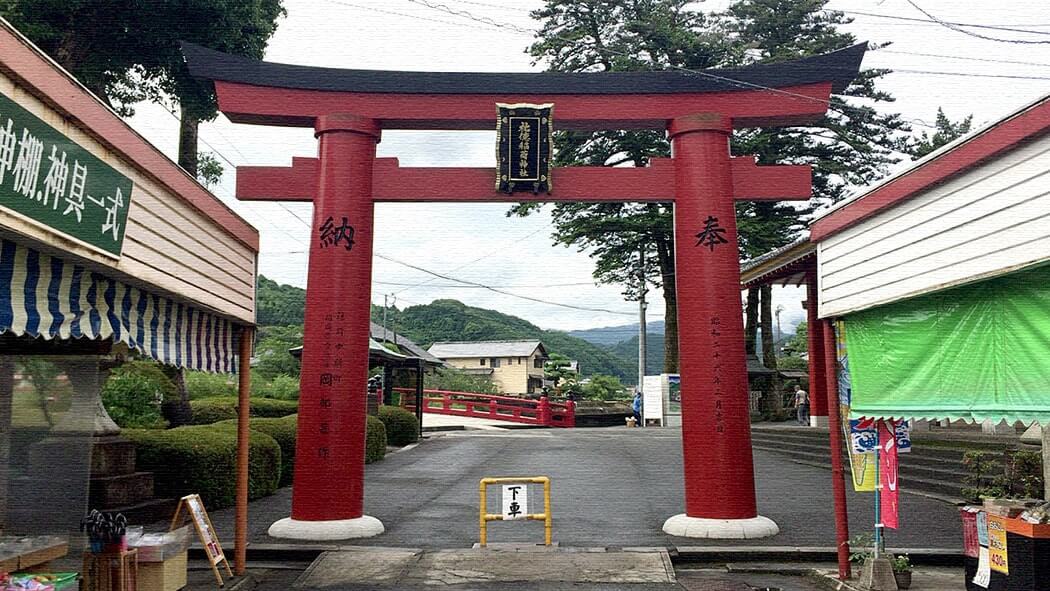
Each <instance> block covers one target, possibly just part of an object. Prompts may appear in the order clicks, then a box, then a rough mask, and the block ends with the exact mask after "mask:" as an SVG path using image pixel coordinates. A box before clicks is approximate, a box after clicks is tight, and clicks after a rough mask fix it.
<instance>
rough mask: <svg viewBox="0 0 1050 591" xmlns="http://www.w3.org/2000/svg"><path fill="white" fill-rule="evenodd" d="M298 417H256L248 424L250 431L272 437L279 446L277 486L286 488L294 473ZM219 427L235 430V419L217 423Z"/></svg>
mask: <svg viewBox="0 0 1050 591" xmlns="http://www.w3.org/2000/svg"><path fill="white" fill-rule="evenodd" d="M298 419H299V415H289V416H287V417H282V418H279V419H271V418H262V417H256V418H253V419H251V421H250V422H249V424H250V425H251V429H252V431H260V432H262V433H266V434H267V435H269V436H270V437H273V438H274V440H275V441H276V442H277V445H279V446H281V478H280V482H279V483H278V485H279V486H288V485H289V484H291V483H292V475H293V474H294V471H295V436H296V428H297V426H298ZM219 424H220V425H233V427H234V429H236V428H237V419H230V420H227V421H223V422H221V423H219Z"/></svg>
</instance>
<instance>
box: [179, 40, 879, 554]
mask: <svg viewBox="0 0 1050 591" xmlns="http://www.w3.org/2000/svg"><path fill="white" fill-rule="evenodd" d="M184 52H185V54H186V57H187V62H188V64H189V67H190V71H191V72H192V73H193V74H194V75H195V76H198V77H200V78H203V79H209V80H212V81H214V84H215V89H216V93H217V96H218V99H219V107H220V109H221V110H222V111H223V112H224V113H225V114H226V115H227V117H229V118H230V119H231V120H232V121H234V122H238V123H252V124H261V125H284V126H300V127H313V129H314V131H315V136H316V137H317V139H318V144H319V148H318V157H317V158H294V159H293V164H292V166H291V167H290V168H273V167H238V171H237V197H238V198H239V199H244V200H284V201H312V202H313V205H314V215H313V223H312V227H311V236H310V260H309V275H308V286H307V296H306V298H307V299H306V319H305V320H306V323H305V335H304V348H303V357H302V374H301V375H302V377H301V385H300V403H299V404H300V407H299V428H298V429H299V432H298V445H297V448H296V462H295V481H294V489H293V491H294V492H293V499H292V514H291V517H290V518H288V519H283V520H281V521H278V522H277V523H275V524H274V526H273V527H272V528H271V530H270V534H271V535H274V536H278V537H290V538H297V539H313V540H319V539H344V538H351V537H363V536H369V535H376V534H378V533H381V532H382V531H383V527H382V524H381V523H379V521H378V520H376V519H374V518H371V517H368V516H366V515H365V514H364V503H363V490H364V487H363V478H364V437H363V432H364V424H365V410H366V408H365V392H366V387H365V384H366V379H367V371H368V335H369V314H370V299H371V298H370V286H371V279H372V276H371V271H372V242H373V228H372V220H373V208H374V205H375V203H377V202H406V201H476V202H500V203H515V202H521V201H540V202H555V201H595V202H600V201H637V202H654V201H655V202H664V203H673V204H674V232H675V266H676V274H677V296H678V324H679V334H680V335H681V342H680V346H679V349H680V357H679V364H680V373H681V383H682V445H683V452H684V454H683V464H684V479H685V512H684V513H682V514H680V515H675V516H673V517H670V518H669V519H668V520H667V521H666V522H665V524H664V531H665V532H667V533H669V534H672V535H679V536H691V537H722V538H733V537H736V538H744V537H747V538H753V537H762V536H768V535H773V534H776V533H777V531H778V529H777V526H776V524H775V523H773V522H772V521H771V520H769V519H766V518H763V517H760V516H759V515H758V511H757V506H756V502H755V486H754V470H753V464H752V456H751V442H750V425H749V416H748V387H747V373H746V363H745V356H744V338H743V320H742V313H741V307H740V292H739V282H740V273H739V264H738V252H737V248H736V245H737V229H736V221H735V210H734V203H735V201H736V200H744V199H750V200H783V199H808V198H809V197H810V193H811V186H810V170H809V167H808V166H798V165H793V166H775V165H770V166H759V165H758V164H757V163H756V161H755V159H754V158H751V157H746V156H742V157H731V155H730V149H729V138H730V134H731V132H732V131H733V129H734V128H742V127H754V126H778V125H796V124H803V123H808V122H813V121H815V120H817V119H819V118H820V117H821V116H823V114H824V113H825V111H826V109H827V107H828V104H829V103H828V101H829V99H830V94H831V92H832V91H833V90H840V89H842V88H843V87H845V85H846V84H848V82H849V81H850V80H852V78H853V77H854V76H856V73H857V69H858V67H859V65H860V61H861V58H862V57H863V54H864V46H863V45H858V46H856V47H853V48H849V49H846V50H842V51H838V52H835V53H831V54H827V55H823V56H818V57H814V58H807V59H804V60H799V61H795V62H787V63H781V64H776V65H772V66H752V67H748V68H739V69H733V70H712V71H709V72H687V73H683V72H674V71H667V72H648V73H624V74H614V73H602V74H553V73H552V74H466V73H448V74H442V73H413V72H385V71H367V72H366V71H359V70H332V69H323V68H310V67H301V66H287V65H280V64H270V63H265V62H257V61H254V60H248V59H244V58H239V57H235V56H230V55H227V54H222V53H219V52H215V51H211V50H208V49H204V48H201V47H197V46H193V45H186V46H185V47H184ZM501 103H502V104H506V105H509V106H510V107H515V106H517V107H522V108H529V107H531V106H533V105H539V104H549V105H553V106H554V111H553V122H554V127H555V128H556V129H558V130H573V131H599V130H625V129H630V130H637V129H650V130H660V131H666V133H667V134H668V136H669V138H670V140H671V145H672V154H673V156H672V157H671V158H664V159H654V160H653V161H652V162H651V164H650V165H649V166H648V167H645V168H609V167H573V168H554V169H551V170H550V172H549V175H550V178H549V180H550V181H551V184H552V187H551V188H550V192H549V193H547V192H542V193H537V192H517V193H513V194H512V195H508V194H506V193H501V192H499V191H497V184H496V183H494V180H495V179H496V178H497V174H496V170H494V169H484V168H406V167H401V166H399V164H398V161H397V159H394V158H376V143H377V142H378V141H380V139H381V137H382V132H383V130H384V129H420V130H432V129H493V128H494V127H496V125H497V117H496V113H497V104H501ZM541 190H542V189H541Z"/></svg>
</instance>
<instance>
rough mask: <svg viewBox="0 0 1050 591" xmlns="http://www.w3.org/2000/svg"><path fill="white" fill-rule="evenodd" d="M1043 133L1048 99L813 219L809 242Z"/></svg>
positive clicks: (1048, 124)
mask: <svg viewBox="0 0 1050 591" xmlns="http://www.w3.org/2000/svg"><path fill="white" fill-rule="evenodd" d="M1047 132H1050V98H1046V99H1043V100H1042V101H1040V102H1039V103H1037V104H1035V105H1033V106H1031V107H1029V108H1028V109H1026V110H1024V111H1022V112H1020V113H1018V114H1016V115H1014V116H1012V117H1009V118H1007V119H1004V120H1002V121H1000V122H998V123H996V124H995V125H993V126H992V127H989V128H988V129H986V130H985V131H983V132H981V133H979V134H977V135H975V136H974V137H973V138H971V139H969V140H965V141H963V142H962V143H960V144H958V145H956V146H955V147H953V148H951V149H949V150H948V151H946V152H944V153H943V154H941V155H939V156H935V157H934V158H932V159H930V160H928V161H926V162H925V163H922V164H920V165H919V166H917V167H916V168H914V169H912V170H909V171H907V172H906V173H904V174H902V175H901V176H899V177H897V178H895V179H893V180H891V181H889V182H887V183H885V184H883V185H881V186H879V187H877V188H875V189H873V190H872V191H871V192H869V193H866V194H864V195H861V196H860V197H858V198H857V199H855V200H854V201H852V202H850V203H848V204H846V205H844V206H842V207H840V208H839V209H837V210H835V211H833V212H832V213H830V214H828V215H826V216H824V217H822V218H820V219H818V220H816V221H815V222H813V224H812V225H811V226H810V236H811V240H813V241H814V242H817V241H820V240H824V239H826V238H828V237H830V236H833V235H835V234H837V233H839V232H841V231H843V230H845V229H847V228H849V227H851V226H854V225H856V224H858V223H860V222H862V221H863V220H866V219H868V218H870V217H872V216H874V215H876V214H878V213H880V212H882V211H885V210H887V209H889V208H891V207H894V206H896V205H898V204H900V203H903V202H905V201H907V200H909V199H911V198H912V197H915V196H917V195H919V194H921V193H922V192H924V191H926V190H928V189H930V188H932V187H934V186H936V185H939V184H941V183H944V182H946V181H948V180H950V179H951V178H953V177H955V176H957V175H959V174H962V173H964V172H966V171H968V170H970V169H972V168H974V167H976V166H978V165H980V164H982V163H984V162H987V161H988V160H990V159H992V158H996V157H998V156H1000V155H1002V154H1003V153H1005V152H1007V151H1009V150H1012V149H1014V148H1017V147H1019V146H1020V145H1022V144H1024V143H1025V142H1028V141H1031V140H1032V139H1035V138H1037V137H1039V136H1042V135H1044V134H1046V133H1047Z"/></svg>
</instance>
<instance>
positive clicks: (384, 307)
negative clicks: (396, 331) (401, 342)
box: [383, 293, 397, 344]
mask: <svg viewBox="0 0 1050 591" xmlns="http://www.w3.org/2000/svg"><path fill="white" fill-rule="evenodd" d="M388 298H390V294H385V293H384V294H383V342H384V343H385V342H386V341H387V340H388V339H387V338H386V335H387V331H386V309H387V308H388V307H389V306H388V304H387V300H388ZM394 301H395V302H396V301H397V298H394ZM394 344H397V343H396V342H395V343H394Z"/></svg>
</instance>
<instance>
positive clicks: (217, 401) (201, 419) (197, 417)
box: [190, 396, 237, 425]
mask: <svg viewBox="0 0 1050 591" xmlns="http://www.w3.org/2000/svg"><path fill="white" fill-rule="evenodd" d="M190 408H192V409H193V424H194V425H210V424H212V423H218V422H219V421H226V420H229V419H236V418H237V399H236V398H229V397H225V396H224V397H221V398H202V399H199V400H191V401H190Z"/></svg>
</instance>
